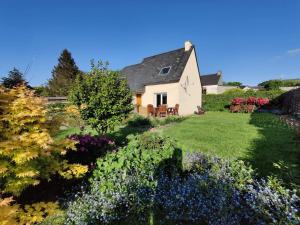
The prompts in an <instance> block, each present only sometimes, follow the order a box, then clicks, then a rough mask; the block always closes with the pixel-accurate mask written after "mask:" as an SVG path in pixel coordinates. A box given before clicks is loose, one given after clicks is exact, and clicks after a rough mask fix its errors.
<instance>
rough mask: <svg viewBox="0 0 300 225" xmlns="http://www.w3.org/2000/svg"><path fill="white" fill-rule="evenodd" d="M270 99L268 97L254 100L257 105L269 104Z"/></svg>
mask: <svg viewBox="0 0 300 225" xmlns="http://www.w3.org/2000/svg"><path fill="white" fill-rule="evenodd" d="M269 102H270V100H269V99H268V98H258V99H257V100H256V104H257V106H258V107H261V106H264V105H267V104H269Z"/></svg>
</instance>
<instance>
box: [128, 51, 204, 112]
mask: <svg viewBox="0 0 300 225" xmlns="http://www.w3.org/2000/svg"><path fill="white" fill-rule="evenodd" d="M157 94H166V95H167V105H168V107H175V105H176V104H179V115H190V114H193V113H194V112H195V111H196V110H197V106H200V107H201V106H202V87H201V81H200V73H199V70H198V64H197V59H196V54H195V50H194V49H193V51H192V52H191V54H190V57H189V59H188V61H187V64H186V66H185V68H184V70H183V73H182V75H181V78H180V80H179V82H176V83H167V84H156V85H147V86H145V92H144V93H143V94H142V95H141V106H142V107H143V108H145V107H147V105H148V104H151V105H153V106H154V107H156V106H157ZM134 103H136V99H135V97H134Z"/></svg>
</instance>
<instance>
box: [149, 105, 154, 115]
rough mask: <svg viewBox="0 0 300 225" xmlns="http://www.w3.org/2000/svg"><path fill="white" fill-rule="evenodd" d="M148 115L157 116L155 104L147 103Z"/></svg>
mask: <svg viewBox="0 0 300 225" xmlns="http://www.w3.org/2000/svg"><path fill="white" fill-rule="evenodd" d="M147 116H155V112H154V107H153V105H151V104H149V105H147Z"/></svg>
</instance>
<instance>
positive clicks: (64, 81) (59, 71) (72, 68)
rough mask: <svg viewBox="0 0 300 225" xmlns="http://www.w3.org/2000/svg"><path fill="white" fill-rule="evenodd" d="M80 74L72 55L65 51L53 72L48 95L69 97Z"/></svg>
mask: <svg viewBox="0 0 300 225" xmlns="http://www.w3.org/2000/svg"><path fill="white" fill-rule="evenodd" d="M79 73H80V71H79V69H78V67H77V66H76V63H75V61H74V59H73V58H72V55H71V53H70V52H69V51H68V50H67V49H64V50H63V51H62V53H61V55H60V57H59V59H58V64H57V65H56V66H55V67H54V69H53V70H52V78H51V79H50V80H49V81H48V87H47V92H48V95H50V96H67V95H68V94H69V90H70V89H71V87H72V85H73V83H74V81H75V79H76V76H77V74H79Z"/></svg>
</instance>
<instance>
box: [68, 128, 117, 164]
mask: <svg viewBox="0 0 300 225" xmlns="http://www.w3.org/2000/svg"><path fill="white" fill-rule="evenodd" d="M69 139H70V140H73V141H75V142H76V149H77V151H69V152H68V153H67V155H66V157H67V159H68V160H69V161H70V162H72V163H80V164H84V165H89V164H92V163H95V162H96V160H97V158H99V157H101V156H103V155H105V154H106V153H107V152H108V151H111V150H113V149H115V143H114V141H113V140H112V139H111V138H109V137H107V136H105V135H102V136H91V135H89V134H86V135H77V134H73V135H71V136H69Z"/></svg>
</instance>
